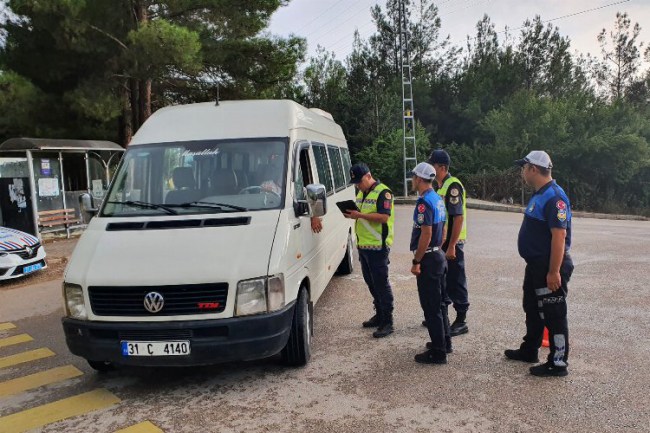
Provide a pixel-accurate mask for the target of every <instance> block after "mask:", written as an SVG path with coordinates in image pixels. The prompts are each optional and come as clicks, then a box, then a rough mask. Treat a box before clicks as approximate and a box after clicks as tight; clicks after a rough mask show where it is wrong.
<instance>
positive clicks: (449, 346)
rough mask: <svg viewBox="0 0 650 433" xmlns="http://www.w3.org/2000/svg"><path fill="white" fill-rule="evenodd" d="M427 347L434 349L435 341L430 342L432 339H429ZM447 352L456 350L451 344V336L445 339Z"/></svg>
mask: <svg viewBox="0 0 650 433" xmlns="http://www.w3.org/2000/svg"><path fill="white" fill-rule="evenodd" d="M426 347H427V349H429V350H433V343H432V342H430V341H427V344H426ZM445 352H447V353H453V352H454V348H453V347H452V345H451V337H446V339H445Z"/></svg>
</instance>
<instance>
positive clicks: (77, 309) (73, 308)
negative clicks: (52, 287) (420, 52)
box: [63, 282, 88, 320]
mask: <svg viewBox="0 0 650 433" xmlns="http://www.w3.org/2000/svg"><path fill="white" fill-rule="evenodd" d="M63 296H64V297H65V309H66V314H67V315H68V316H69V317H72V318H73V319H81V320H85V319H87V318H88V314H87V313H86V304H84V293H83V290H82V289H81V286H80V285H78V284H71V283H66V282H64V283H63Z"/></svg>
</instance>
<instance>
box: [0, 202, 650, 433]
mask: <svg viewBox="0 0 650 433" xmlns="http://www.w3.org/2000/svg"><path fill="white" fill-rule="evenodd" d="M410 215H411V209H410V208H408V207H399V208H398V209H397V233H396V243H395V246H394V248H393V251H392V253H391V262H392V263H391V281H392V283H393V287H394V291H395V301H396V309H395V319H396V328H397V330H396V332H395V334H393V335H392V336H390V337H388V338H385V339H382V340H375V339H373V338H372V336H371V331H369V330H365V329H362V328H361V325H360V324H361V322H362V321H363V320H365V319H367V318H368V317H369V316H370V315H372V305H371V301H370V296H369V294H368V293H367V289H366V288H365V286H364V283H363V280H362V278H361V276H360V274H359V269H358V266H357V269H356V271H355V273H354V274H353V275H351V276H349V277H342V278H335V279H334V280H333V281H332V282H331V284H330V286H329V287H328V289H327V291H326V292H325V294H324V295H323V297H322V298H321V300H320V301H319V303H318V305H317V306H316V311H315V336H314V346H313V358H312V361H311V363H310V364H309V365H308V366H307V367H305V368H302V369H288V368H285V367H282V366H281V365H280V364H279V363H278V362H277V360H275V359H269V360H265V361H256V362H248V363H234V364H226V365H218V366H213V367H203V368H193V369H138V368H121V369H119V370H117V371H115V372H112V373H109V374H107V375H99V374H96V373H95V372H94V371H92V370H91V369H90V368H89V367H87V366H86V364H85V363H84V362H83V360H81V359H79V358H76V357H74V356H72V355H70V354H69V353H68V351H67V348H66V347H65V343H64V341H63V335H62V332H61V327H60V316H61V314H62V311H61V308H60V305H61V300H60V281H52V282H46V283H38V284H34V285H30V286H27V287H19V288H12V289H8V290H3V289H2V288H1V287H0V323H6V322H11V323H12V324H14V325H15V326H16V328H13V329H7V330H0V432H2V433H5V432H13V431H21V428H22V429H24V428H26V426H29V425H35V424H29V423H30V422H31V423H34V419H37V420H38V419H39V418H38V417H39V416H42V417H43V416H44V418H42V419H45V420H47V419H51V418H52V417H53V415H52V414H51V413H53V412H54V413H57V414H59V417H60V418H65V419H63V420H61V421H58V422H53V423H49V424H46V425H45V426H43V427H40V429H37V430H36V431H42V432H63V431H65V432H71V433H75V432H84V433H94V432H113V431H117V430H120V429H123V428H125V427H128V426H131V425H134V424H138V423H141V422H144V421H150V422H151V423H153V424H148V425H143V424H142V425H140V426H139V427H138V428H139V429H138V430H136V429H133V430H131V431H132V432H135V431H139V432H153V431H161V430H162V431H165V432H220V433H227V432H244V431H245V432H251V433H255V432H293V431H305V432H372V433H377V432H429V431H435V432H537V431H545V432H647V431H648V426H649V425H650V397H649V396H648V392H649V391H648V390H650V375H648V373H647V369H648V360H650V337H649V336H650V309H649V308H648V307H649V306H650V288H649V287H648V281H650V278H649V277H650V266H649V265H650V223H648V222H637V221H609V220H594V219H579V218H578V219H575V220H574V247H573V250H572V256H573V258H574V262H575V265H576V268H575V272H574V275H573V279H572V281H571V283H570V285H569V328H570V333H571V344H572V349H571V358H570V367H569V368H570V374H569V376H567V377H566V378H552V379H542V378H535V377H531V376H530V375H528V372H527V369H528V365H524V364H520V363H515V362H512V361H507V360H505V359H504V357H503V350H504V349H506V348H516V347H517V346H518V344H519V342H520V339H521V336H522V335H523V332H524V321H523V319H524V315H523V311H522V308H521V280H522V278H523V269H524V264H523V261H522V260H521V259H520V258H519V257H518V255H517V252H516V237H517V232H518V229H519V225H520V223H521V218H522V215H520V214H512V213H499V212H487V211H470V213H469V236H470V241H469V242H468V244H467V246H466V256H467V269H468V279H469V289H470V302H471V307H470V313H469V316H468V320H469V326H470V332H469V334H466V335H463V336H460V337H455V338H454V353H453V354H451V355H450V357H449V364H447V365H445V366H429V365H419V364H416V363H415V362H414V361H413V356H414V355H415V354H416V353H418V352H420V351H422V350H423V348H424V344H425V342H426V341H427V336H426V330H425V329H424V328H423V327H421V325H420V322H421V320H422V312H421V310H420V307H419V304H418V297H417V291H416V288H415V280H414V278H413V277H412V276H411V275H410V273H409V270H410V260H411V255H410V253H409V252H408V240H409V236H410V225H411V223H410ZM451 316H452V319H453V313H452V314H451ZM1 328H2V325H0V329H1ZM22 334H28V335H29V336H30V337H31V338H33V341H26V342H19V343H16V344H11V345H5V346H4V347H3V341H5V342H7V341H13V340H6V338H14V339H15V338H16V336H19V335H22ZM22 338H24V337H22ZM3 339H5V340H3ZM19 340H20V338H18V341H19ZM39 348H49V349H50V350H51V351H52V352H53V354H52V355H51V356H48V357H45V358H43V359H39V360H33V361H29V362H25V363H22V364H18V365H14V366H9V367H3V366H2V363H3V360H4V359H7V358H6V357H8V356H11V355H17V354H21V353H25V352H27V351H30V350H36V349H39ZM545 354H546V353H545V352H542V353H541V354H540V355H541V356H540V357H543V356H545ZM41 355H42V352H41ZM69 365H71V366H74V367H75V368H76V369H78V373H77V372H75V371H74V370H72V371H70V368H69V367H66V368H67V369H68V370H66V372H65V373H66V374H68V375H69V376H75V377H70V378H65V379H61V380H59V381H57V382H55V383H52V384H49V385H46V386H41V387H38V388H35V389H30V390H27V391H22V392H16V389H19V388H20V386H21V385H20V384H21V383H22V382H21V378H24V377H26V376H28V375H32V374H37V373H39V372H43V371H46V370H48V369H53V368H58V367H64V366H69ZM57 371H58V370H57ZM60 374H63V373H60ZM10 381H12V382H10ZM8 383H9V385H7V384H8ZM3 390H4V393H5V394H4V395H3ZM12 390H13V391H12ZM94 390H99V391H94ZM84 393H90V394H84ZM80 394H83V395H82V397H81V398H76V399H75V396H78V395H80ZM67 399H71V400H67ZM80 403H84V404H86V405H89V406H93V404H94V405H95V406H94V407H90V408H84V407H82V406H84V404H80ZM46 404H50V405H53V406H46V407H45V409H43V408H42V407H43V405H46ZM48 408H49V409H51V410H49V412H48V410H47V409H48ZM75 409H76V410H77V413H78V415H77V416H72V415H69V414H70V413H72V414H73V415H74V412H75ZM93 409H94V410H93ZM43 413H46V414H47V413H50V418H47V416H45V415H43ZM66 414H68V415H67V416H69V417H66ZM54 418H56V416H54ZM29 420H31V421H29ZM154 425H155V426H157V427H158V429H156V427H154Z"/></svg>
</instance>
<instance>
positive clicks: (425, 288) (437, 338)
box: [411, 162, 451, 364]
mask: <svg viewBox="0 0 650 433" xmlns="http://www.w3.org/2000/svg"><path fill="white" fill-rule="evenodd" d="M411 175H412V176H413V179H412V188H413V190H414V191H417V193H418V195H419V197H418V200H417V202H416V205H415V211H414V212H413V231H412V234H411V251H412V252H413V265H412V267H411V273H412V274H413V275H415V276H416V277H417V284H418V295H419V297H420V305H421V306H422V311H423V312H424V318H425V321H426V325H427V330H428V331H429V337H430V338H431V341H430V342H429V343H427V351H426V352H423V353H419V354H417V355H415V361H416V362H419V363H422V364H446V363H447V353H449V352H451V337H450V336H449V319H448V318H447V317H446V316H447V315H446V308H443V305H445V299H444V297H443V292H442V280H443V278H444V273H445V268H446V260H445V254H444V253H443V251H442V250H441V249H440V246H441V245H442V238H443V232H444V230H445V204H444V202H443V201H442V199H441V198H440V196H439V195H438V194H437V193H436V192H435V191H434V190H433V185H432V184H433V181H434V179H435V176H436V171H435V169H434V168H433V166H432V165H431V164H428V163H426V162H421V163H420V164H418V165H417V166H416V167H415V168H414V169H413V171H412V172H411Z"/></svg>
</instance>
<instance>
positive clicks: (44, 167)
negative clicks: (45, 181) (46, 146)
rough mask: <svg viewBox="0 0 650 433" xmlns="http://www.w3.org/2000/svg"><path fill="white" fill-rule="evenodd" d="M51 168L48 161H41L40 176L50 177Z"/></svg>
mask: <svg viewBox="0 0 650 433" xmlns="http://www.w3.org/2000/svg"><path fill="white" fill-rule="evenodd" d="M51 175H52V166H51V165H50V160H49V159H41V176H51Z"/></svg>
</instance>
